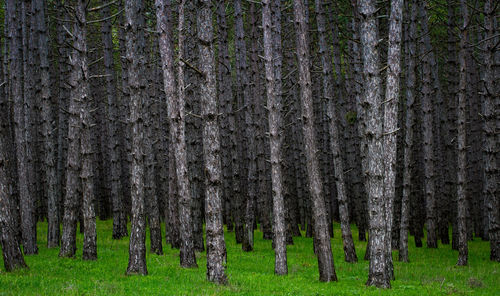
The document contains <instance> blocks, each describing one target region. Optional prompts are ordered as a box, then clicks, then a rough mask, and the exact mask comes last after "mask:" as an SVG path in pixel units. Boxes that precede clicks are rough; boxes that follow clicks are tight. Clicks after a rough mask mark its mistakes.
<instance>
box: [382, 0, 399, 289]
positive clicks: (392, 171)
mask: <svg viewBox="0 0 500 296" xmlns="http://www.w3.org/2000/svg"><path fill="white" fill-rule="evenodd" d="M402 26H403V0H392V1H391V16H390V19H389V44H388V50H387V66H388V68H387V82H386V87H385V101H384V102H385V105H384V134H383V135H384V136H385V137H384V144H383V145H384V146H383V147H384V156H383V157H384V170H385V175H384V199H385V207H386V208H385V211H386V236H385V252H386V255H385V256H386V273H387V276H388V277H389V278H390V279H394V267H393V263H392V223H393V204H394V200H395V195H396V158H397V154H396V150H397V134H398V129H399V128H398V106H399V92H400V85H399V80H400V79H399V75H400V73H401V40H402V39H403V34H402V30H403V28H402Z"/></svg>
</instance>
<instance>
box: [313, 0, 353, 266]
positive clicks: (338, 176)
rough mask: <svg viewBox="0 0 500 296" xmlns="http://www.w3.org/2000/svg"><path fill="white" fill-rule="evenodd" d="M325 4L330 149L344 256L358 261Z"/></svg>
mask: <svg viewBox="0 0 500 296" xmlns="http://www.w3.org/2000/svg"><path fill="white" fill-rule="evenodd" d="M323 5H324V3H323V1H321V0H316V1H315V7H316V22H317V26H318V34H319V48H320V50H319V52H320V55H321V64H322V70H323V97H324V99H325V100H326V101H327V116H328V121H329V122H328V131H329V134H330V149H331V151H332V153H333V167H334V170H335V180H336V181H335V183H336V187H337V198H338V201H339V215H340V224H341V225H340V226H341V230H342V241H343V243H344V258H345V261H346V262H357V261H358V258H357V256H356V250H355V248H354V242H353V240H352V233H351V225H350V224H349V209H348V203H347V193H346V186H345V181H344V180H345V178H344V161H343V159H342V156H341V152H340V135H339V128H338V124H339V118H338V112H337V108H336V102H334V94H333V84H332V81H333V78H332V64H331V61H330V59H331V58H330V56H331V54H330V50H329V47H328V45H327V42H326V37H327V36H326V35H327V33H326V25H325V17H324V12H323V7H322V6H323ZM337 87H339V85H337Z"/></svg>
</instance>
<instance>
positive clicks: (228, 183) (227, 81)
mask: <svg viewBox="0 0 500 296" xmlns="http://www.w3.org/2000/svg"><path fill="white" fill-rule="evenodd" d="M217 24H218V36H217V47H218V51H217V53H218V59H217V61H218V65H219V66H218V67H217V84H218V97H219V110H220V113H221V114H222V116H221V122H220V124H221V128H222V131H221V140H222V141H221V148H222V150H221V153H222V154H221V157H222V175H223V178H222V182H223V188H224V191H223V199H224V207H225V213H224V216H225V219H226V225H227V229H228V231H231V229H232V226H233V219H232V210H231V208H232V204H233V200H232V199H233V196H234V194H233V182H234V176H233V175H232V172H233V165H232V161H231V160H232V158H231V154H232V148H233V147H232V145H231V132H232V131H234V126H233V127H232V128H233V129H231V125H230V121H231V119H230V117H231V116H232V112H233V111H232V110H233V104H232V99H233V90H232V79H231V62H230V60H229V49H228V36H227V35H228V33H227V30H228V26H227V20H226V4H225V0H218V1H217ZM232 121H233V125H234V118H233V119H232Z"/></svg>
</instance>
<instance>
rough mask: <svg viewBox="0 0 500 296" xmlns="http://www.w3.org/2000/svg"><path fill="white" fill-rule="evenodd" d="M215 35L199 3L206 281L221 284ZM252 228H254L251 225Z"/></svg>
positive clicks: (206, 5) (204, 2)
mask: <svg viewBox="0 0 500 296" xmlns="http://www.w3.org/2000/svg"><path fill="white" fill-rule="evenodd" d="M213 42H214V35H213V29H212V13H211V4H210V0H200V1H198V49H199V54H200V71H201V73H203V76H204V77H203V80H202V81H201V85H200V87H201V88H200V97H201V106H202V110H201V116H202V119H203V155H204V160H205V180H206V181H205V182H206V185H205V219H206V233H207V279H208V280H209V281H212V282H215V283H218V284H224V283H226V282H227V277H226V275H225V272H224V271H225V266H224V264H225V261H226V244H225V242H224V226H223V221H222V195H221V189H222V188H221V184H222V182H221V181H222V180H221V173H222V168H221V158H220V133H219V125H218V121H217V116H218V108H217V89H216V84H215V83H216V80H215V56H214V48H213ZM252 227H253V225H252Z"/></svg>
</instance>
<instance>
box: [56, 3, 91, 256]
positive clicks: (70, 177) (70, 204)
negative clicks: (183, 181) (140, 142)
mask: <svg viewBox="0 0 500 296" xmlns="http://www.w3.org/2000/svg"><path fill="white" fill-rule="evenodd" d="M83 2H84V1H83V0H79V2H78V3H76V4H77V6H75V7H78V8H79V9H81V7H80V6H81V5H83V6H85V4H84V3H83ZM79 17H82V15H81V14H80V16H79ZM82 24H83V23H82V21H81V20H80V19H77V21H76V22H75V23H74V24H73V32H75V34H73V37H72V44H73V50H72V53H71V58H70V65H71V73H70V77H69V81H68V84H69V85H70V101H69V108H68V113H69V115H68V117H69V118H68V152H67V162H66V190H65V196H64V216H63V221H62V222H63V232H62V237H61V249H60V251H59V256H60V257H73V256H75V252H76V224H77V219H78V215H79V214H80V213H79V211H78V206H79V192H80V174H79V171H80V165H81V157H80V137H79V135H80V133H81V130H82V126H81V125H82V124H81V120H80V114H79V112H80V108H82V106H81V105H82V103H84V102H86V101H85V100H86V98H85V97H82V96H83V95H84V94H83V92H82V89H81V87H80V85H82V83H83V80H84V77H83V75H84V73H83V68H82V67H81V65H82V62H81V61H82V59H83V56H82V51H81V50H82V46H84V45H85V44H84V39H81V38H84V37H85V35H82V33H81V26H82Z"/></svg>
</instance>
